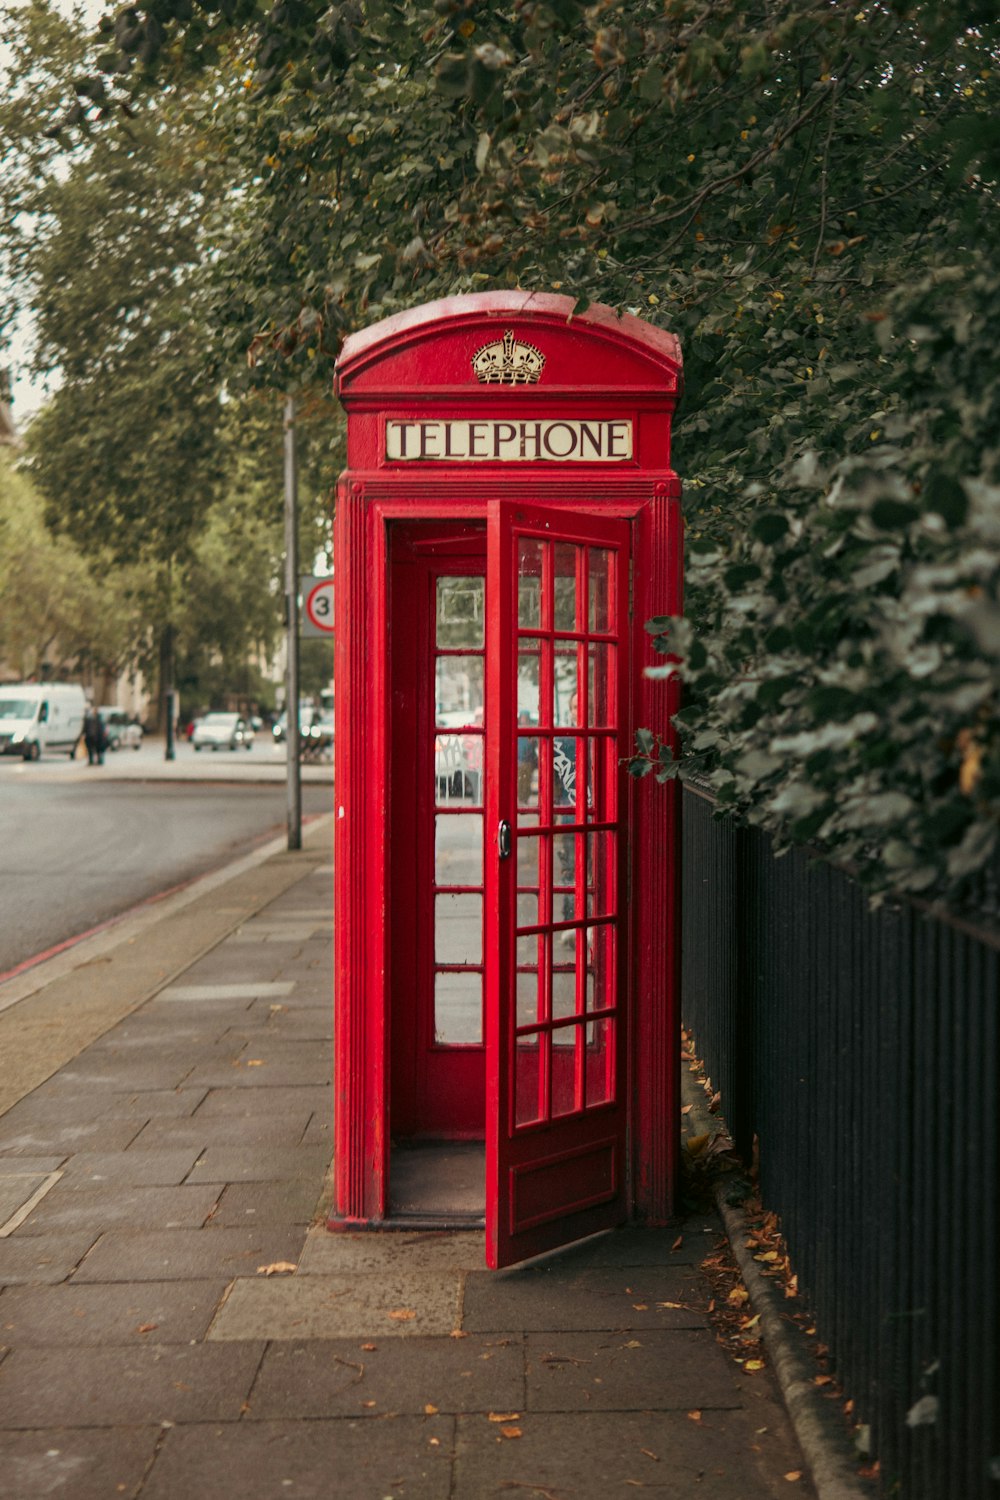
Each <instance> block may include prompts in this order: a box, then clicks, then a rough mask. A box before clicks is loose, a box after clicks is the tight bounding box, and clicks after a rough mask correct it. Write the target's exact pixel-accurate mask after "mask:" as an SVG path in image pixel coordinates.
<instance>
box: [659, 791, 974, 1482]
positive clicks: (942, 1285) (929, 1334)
mask: <svg viewBox="0 0 1000 1500" xmlns="http://www.w3.org/2000/svg"><path fill="white" fill-rule="evenodd" d="M712 813H713V809H712V805H711V803H710V802H709V801H707V800H706V799H705V798H704V797H702V796H700V795H699V794H698V793H696V792H694V791H692V790H691V789H687V790H686V792H685V797H684V881H683V892H684V924H683V943H684V955H683V974H684V978H683V1009H684V1018H685V1022H686V1024H687V1026H688V1027H689V1029H690V1030H691V1032H692V1033H693V1035H694V1038H695V1043H696V1050H697V1052H698V1055H699V1056H700V1057H701V1058H703V1060H704V1062H705V1066H706V1069H707V1071H708V1073H709V1074H710V1076H711V1079H712V1083H713V1087H714V1088H716V1089H718V1090H719V1091H720V1092H721V1095H722V1100H721V1103H722V1111H723V1114H724V1116H725V1118H726V1122H727V1124H728V1125H729V1128H730V1130H731V1132H732V1134H733V1137H734V1140H735V1142H736V1145H737V1149H738V1150H739V1151H740V1153H741V1154H742V1155H743V1156H744V1157H746V1158H747V1159H749V1157H750V1154H751V1151H752V1148H753V1143H754V1138H755V1137H756V1139H757V1143H758V1147H759V1161H760V1187H761V1197H762V1199H763V1201H764V1204H765V1206H766V1207H767V1208H768V1209H771V1210H774V1211H775V1212H776V1213H777V1214H778V1215H779V1216H780V1219H781V1227H782V1231H783V1233H784V1236H785V1240H786V1244H787V1247H788V1251H789V1256H790V1259H791V1261H792V1265H793V1269H794V1270H795V1271H796V1272H797V1274H798V1284H799V1290H800V1293H801V1294H802V1296H803V1297H804V1299H805V1300H806V1302H807V1304H808V1305H809V1307H810V1309H811V1311H812V1313H813V1314H814V1316H815V1320H816V1324H817V1328H818V1332H819V1337H820V1338H821V1339H822V1341H823V1342H824V1343H825V1344H826V1345H827V1346H828V1347H829V1350H830V1358H831V1360H832V1363H833V1368H834V1371H835V1373H836V1375H837V1377H838V1379H839V1381H840V1383H841V1384H842V1385H843V1388H844V1391H845V1393H846V1395H847V1396H849V1397H852V1398H853V1399H854V1402H855V1413H854V1414H855V1417H856V1418H857V1420H858V1421H859V1422H861V1423H863V1424H866V1425H867V1426H869V1427H870V1430H871V1450H872V1455H873V1457H876V1458H877V1459H878V1461H879V1466H880V1481H881V1487H882V1493H883V1494H884V1495H886V1496H892V1497H899V1500H998V1497H1000V1410H998V1401H1000V1378H998V1376H1000V1370H998V1366H1000V1355H998V1346H1000V1306H998V1290H1000V1289H998V1269H1000V1266H998V1252H997V1244H998V1240H1000V1194H998V1177H1000V1171H998V1167H1000V1163H998V1136H1000V1048H998V1008H1000V942H998V939H997V937H996V936H995V935H994V934H993V933H991V932H990V931H989V930H986V929H983V930H982V931H977V930H976V929H975V927H974V926H973V925H971V924H970V922H969V920H968V918H965V919H964V920H962V921H961V922H952V921H951V920H949V919H948V918H947V917H944V918H942V917H939V916H934V915H933V914H929V913H927V912H926V911H922V910H920V909H918V908H917V907H916V906H914V905H912V904H910V903H901V904H900V903H897V904H886V905H883V906H882V907H880V908H878V909H877V910H874V911H873V910H871V909H870V906H869V903H868V900H867V898H866V896H865V895H864V894H863V892H862V891H861V890H860V889H859V888H858V887H857V886H856V885H855V884H854V882H853V881H852V880H851V879H850V878H849V876H847V875H846V874H844V873H843V872H842V871H840V870H837V869H835V868H833V867H832V866H830V865H828V864H824V863H823V862H821V861H817V860H815V859H812V858H810V856H809V855H808V854H806V853H804V852H801V851H793V852H790V853H787V854H784V855H782V856H780V857H776V856H775V855H774V853H773V852H772V849H771V843H770V840H769V839H768V837H767V836H766V835H763V834H760V833H758V832H755V831H753V830H749V829H738V828H734V827H733V826H732V825H731V824H729V823H726V822H722V821H717V820H716V819H714V818H713V816H712Z"/></svg>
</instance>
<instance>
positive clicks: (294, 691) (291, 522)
mask: <svg viewBox="0 0 1000 1500" xmlns="http://www.w3.org/2000/svg"><path fill="white" fill-rule="evenodd" d="M298 501H299V476H298V467H297V465H296V457H295V398H294V397H293V396H288V397H286V399H285V622H286V625H287V632H288V643H287V644H288V665H287V668H286V671H285V716H286V722H287V725H288V730H287V733H286V735H285V745H286V747H287V750H288V786H287V791H288V796H287V807H288V847H289V849H301V848H302V762H301V757H300V745H299V528H298V509H299V505H298Z"/></svg>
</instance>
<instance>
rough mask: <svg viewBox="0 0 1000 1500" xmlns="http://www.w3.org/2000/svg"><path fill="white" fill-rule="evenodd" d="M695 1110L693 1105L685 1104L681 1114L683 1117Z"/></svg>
mask: <svg viewBox="0 0 1000 1500" xmlns="http://www.w3.org/2000/svg"><path fill="white" fill-rule="evenodd" d="M693 1109H694V1105H693V1104H684V1105H682V1106H681V1114H682V1115H689V1114H690V1113H691V1111H692V1110H693Z"/></svg>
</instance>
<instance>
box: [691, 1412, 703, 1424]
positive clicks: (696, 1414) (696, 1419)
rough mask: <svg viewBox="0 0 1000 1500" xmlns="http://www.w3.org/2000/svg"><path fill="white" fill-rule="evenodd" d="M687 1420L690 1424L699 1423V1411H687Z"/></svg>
mask: <svg viewBox="0 0 1000 1500" xmlns="http://www.w3.org/2000/svg"><path fill="white" fill-rule="evenodd" d="M688 1418H689V1419H690V1421H692V1422H700V1421H701V1412H700V1411H689V1412H688Z"/></svg>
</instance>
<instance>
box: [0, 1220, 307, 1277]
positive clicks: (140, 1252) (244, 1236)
mask: <svg viewBox="0 0 1000 1500" xmlns="http://www.w3.org/2000/svg"><path fill="white" fill-rule="evenodd" d="M304 1237H305V1231H304V1230H303V1229H302V1228H299V1227H295V1226H292V1227H288V1226H281V1225H266V1224H265V1225H261V1226H260V1227H256V1226H254V1227H250V1226H248V1227H247V1228H238V1229H237V1228H233V1229H229V1228H224V1227H223V1228H216V1227H215V1226H214V1225H210V1226H209V1227H208V1228H207V1229H170V1230H135V1231H132V1232H129V1231H126V1230H118V1231H114V1230H112V1231H111V1232H110V1233H109V1234H103V1235H102V1236H101V1238H100V1239H99V1240H98V1241H97V1243H96V1244H95V1245H93V1249H91V1250H90V1252H89V1254H88V1255H87V1256H86V1257H85V1258H84V1259H83V1260H82V1261H81V1264H80V1266H79V1269H78V1270H77V1271H76V1273H75V1275H74V1277H73V1281H74V1284H75V1283H78V1282H94V1281H176V1280H180V1281H187V1280H200V1279H208V1280H211V1279H213V1278H215V1277H220V1276H221V1277H224V1278H225V1279H226V1280H231V1279H232V1278H233V1277H234V1276H246V1275H251V1276H252V1275H254V1274H255V1273H256V1271H257V1267H258V1266H265V1265H273V1264H274V1262H275V1261H279V1260H287V1261H297V1260H298V1256H299V1251H300V1250H301V1248H302V1241H303V1239H304ZM92 1243H93V1242H92ZM2 1256H3V1252H2V1250H0V1279H2V1266H3V1260H2Z"/></svg>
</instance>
